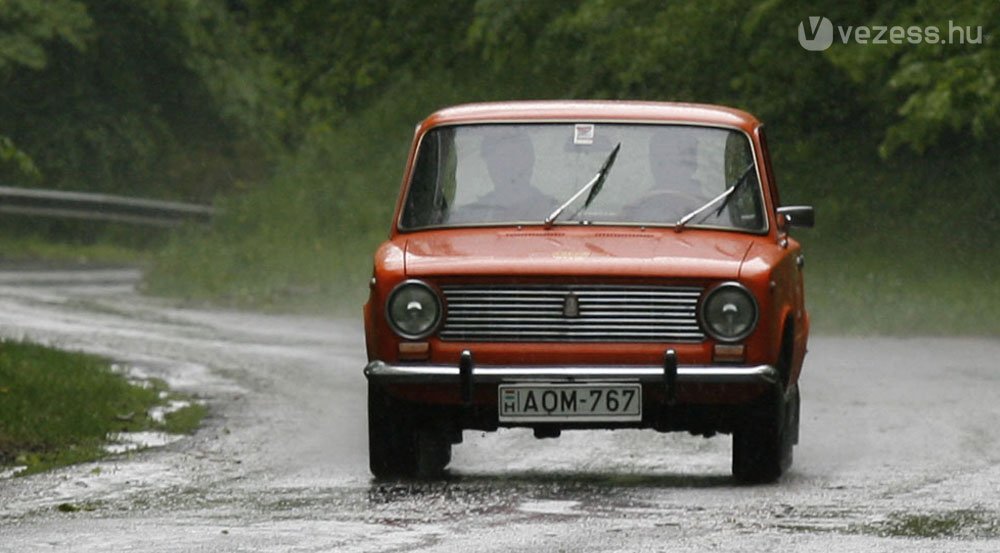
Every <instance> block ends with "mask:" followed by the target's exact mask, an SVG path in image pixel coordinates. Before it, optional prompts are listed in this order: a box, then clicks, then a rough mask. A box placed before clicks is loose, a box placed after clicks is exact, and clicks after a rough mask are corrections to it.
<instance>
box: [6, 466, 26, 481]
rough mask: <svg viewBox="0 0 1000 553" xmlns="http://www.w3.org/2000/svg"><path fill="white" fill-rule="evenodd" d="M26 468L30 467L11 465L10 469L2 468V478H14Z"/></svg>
mask: <svg viewBox="0 0 1000 553" xmlns="http://www.w3.org/2000/svg"><path fill="white" fill-rule="evenodd" d="M26 470H28V467H25V466H19V467H11V468H9V469H6V470H2V471H0V480H6V479H8V478H14V477H15V476H17V475H18V474H21V473H22V472H24V471H26Z"/></svg>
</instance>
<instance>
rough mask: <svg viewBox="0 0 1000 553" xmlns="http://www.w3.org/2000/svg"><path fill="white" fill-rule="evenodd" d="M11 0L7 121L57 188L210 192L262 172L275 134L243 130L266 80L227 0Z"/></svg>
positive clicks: (193, 196) (197, 195)
mask: <svg viewBox="0 0 1000 553" xmlns="http://www.w3.org/2000/svg"><path fill="white" fill-rule="evenodd" d="M6 3H7V4H8V6H6V7H9V8H10V9H9V10H8V9H4V10H0V12H2V13H3V14H4V16H3V17H4V19H5V25H4V27H5V28H6V31H5V32H4V35H2V36H3V37H4V39H3V40H0V64H2V63H3V61H6V64H4V65H0V129H2V130H3V132H4V133H5V134H6V135H7V136H8V137H9V138H10V139H11V140H13V143H14V144H16V146H17V148H18V149H19V150H20V151H21V152H23V154H26V156H29V157H30V159H31V160H33V161H34V165H35V166H37V168H38V169H39V171H40V172H41V174H42V176H43V177H44V185H45V186H46V187H57V188H69V189H81V190H97V191H110V192H125V193H132V194H137V195H145V196H160V197H174V198H182V199H190V200H202V201H205V200H210V199H211V198H213V197H214V196H215V194H217V193H219V192H222V191H230V190H231V189H232V188H233V187H234V186H236V185H237V183H239V182H240V181H241V180H247V179H250V178H258V177H259V176H260V175H261V172H262V171H263V167H262V166H261V160H262V159H266V157H262V156H261V155H260V152H262V151H265V150H266V148H265V144H267V135H266V133H263V132H255V133H253V134H247V133H245V132H240V131H247V130H259V129H260V127H262V126H264V125H263V124H262V123H261V122H262V121H263V120H264V119H265V118H266V117H265V116H264V115H262V114H261V112H262V111H266V109H270V106H267V107H265V106H264V102H263V101H262V99H263V98H265V97H267V95H266V93H265V92H264V90H266V86H265V85H266V80H265V79H262V78H260V75H261V74H262V73H263V70H262V69H260V65H261V64H260V63H258V61H257V59H256V58H255V57H254V56H253V55H252V54H251V51H250V48H249V45H247V44H245V41H244V39H243V38H242V35H241V32H240V29H239V28H238V26H237V25H236V24H235V23H234V22H233V21H232V20H231V18H230V16H229V14H228V12H226V10H225V9H224V8H223V7H222V6H221V4H220V3H218V2H182V1H180V0H155V1H149V2H130V1H126V0H85V1H84V0H81V1H69V0H59V1H57V2H32V1H27V0H25V1H20V0H18V1H16V2H10V1H7V2H6ZM269 101H270V100H269ZM19 159H20V160H21V161H22V162H23V161H24V160H26V159H27V158H26V157H24V156H21V157H19ZM22 165H23V163H22ZM18 176H19V175H17V174H16V173H12V172H6V173H0V178H3V179H4V180H7V181H11V182H12V183H15V184H20V183H19V181H20V179H19V178H18Z"/></svg>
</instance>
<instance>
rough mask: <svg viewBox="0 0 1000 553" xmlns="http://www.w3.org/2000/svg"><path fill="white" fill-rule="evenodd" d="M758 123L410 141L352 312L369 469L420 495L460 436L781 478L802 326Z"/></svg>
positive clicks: (429, 126) (648, 124)
mask: <svg viewBox="0 0 1000 553" xmlns="http://www.w3.org/2000/svg"><path fill="white" fill-rule="evenodd" d="M812 224H813V210H812V208H810V207H803V206H782V204H781V202H780V200H779V197H778V189H777V186H776V183H775V178H774V173H773V171H772V169H771V163H770V161H769V158H768V151H767V144H766V142H765V140H764V132H763V128H762V126H761V123H760V122H759V121H758V120H757V119H755V118H754V117H753V116H751V115H749V114H747V113H745V112H742V111H738V110H735V109H729V108H725V107H718V106H709V105H695V104H672V103H652V102H606V101H544V102H507V103H488V104H471V105H463V106H456V107H451V108H447V109H443V110H441V111H438V112H437V113H434V114H432V115H431V116H430V117H428V118H427V119H425V120H424V121H423V122H422V123H421V124H420V125H419V126H418V127H417V130H416V135H415V137H414V141H413V146H412V148H411V150H410V154H409V160H408V162H407V166H406V171H405V176H404V179H403V185H402V190H401V192H400V195H399V200H398V202H397V205H396V210H395V216H394V218H393V222H392V229H391V232H390V237H389V239H388V241H386V242H385V243H383V244H382V245H381V247H380V248H379V249H378V251H377V252H376V254H375V262H374V273H373V275H372V279H371V283H370V285H371V292H370V297H369V300H368V302H367V304H366V305H365V308H364V319H365V337H366V341H367V351H368V359H369V362H368V365H367V366H366V367H365V370H364V374H365V376H366V377H367V379H368V432H369V460H370V468H371V471H372V473H373V474H374V475H375V476H376V477H379V478H398V477H412V476H433V475H435V474H438V473H440V472H441V471H442V470H443V469H444V468H445V466H446V465H447V464H448V462H449V461H450V458H451V447H452V445H453V444H456V443H459V442H461V440H462V431H463V430H470V429H474V430H481V431H492V430H497V429H498V428H502V427H526V428H531V429H533V430H534V434H535V436H536V437H538V438H553V437H557V436H559V435H560V433H561V432H562V431H564V430H574V429H597V428H606V429H616V428H645V429H651V430H655V431H660V432H670V431H687V432H691V433H693V434H696V435H703V436H706V437H708V436H713V435H715V434H717V433H722V434H731V435H732V436H733V448H732V471H733V474H734V476H735V477H736V478H737V479H739V480H741V481H747V482H764V481H773V480H775V479H777V478H778V477H780V476H781V474H782V472H783V471H784V470H786V469H787V468H788V466H789V465H790V464H791V459H792V446H793V445H794V444H795V443H797V441H798V434H799V405H800V399H799V374H800V371H801V369H802V361H803V358H804V356H805V353H806V340H807V336H808V333H809V317H808V315H807V314H806V309H805V305H804V301H803V283H802V267H803V256H802V252H801V248H800V246H799V243H798V242H797V241H795V240H794V239H793V238H792V237H791V236H789V230H790V229H791V228H792V227H795V226H805V227H808V226H811V225H812Z"/></svg>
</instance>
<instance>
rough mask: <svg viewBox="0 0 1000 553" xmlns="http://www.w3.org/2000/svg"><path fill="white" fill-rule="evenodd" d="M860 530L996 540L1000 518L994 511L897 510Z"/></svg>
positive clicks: (946, 537) (999, 531)
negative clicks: (924, 511) (919, 512)
mask: <svg viewBox="0 0 1000 553" xmlns="http://www.w3.org/2000/svg"><path fill="white" fill-rule="evenodd" d="M855 530H860V531H861V532H864V533H870V534H875V535H878V536H891V537H902V538H925V539H979V540H982V539H996V538H997V537H1000V517H998V515H997V513H995V512H990V511H985V510H984V511H972V510H957V511H942V512H938V513H927V514H924V513H921V514H911V513H894V514H893V515H892V516H890V517H889V518H888V519H887V520H885V521H883V522H880V523H875V524H871V525H866V526H864V527H861V528H860V529H855Z"/></svg>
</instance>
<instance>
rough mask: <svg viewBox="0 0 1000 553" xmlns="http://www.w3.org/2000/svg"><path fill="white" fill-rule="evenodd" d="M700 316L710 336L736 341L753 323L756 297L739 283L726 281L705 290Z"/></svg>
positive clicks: (750, 328)
mask: <svg viewBox="0 0 1000 553" xmlns="http://www.w3.org/2000/svg"><path fill="white" fill-rule="evenodd" d="M701 318H702V322H703V323H704V325H705V330H706V331H707V332H708V333H709V334H710V335H711V336H712V337H713V338H715V339H717V340H721V341H723V342H736V341H739V340H742V339H744V338H746V337H747V336H749V335H750V333H751V332H753V329H754V328H755V327H756V326H757V300H755V299H754V297H753V295H751V294H750V292H749V291H748V290H747V289H746V288H744V287H743V286H742V285H740V284H737V283H735V282H727V283H725V284H721V285H719V286H717V287H716V288H715V289H714V290H712V291H711V292H709V293H708V296H707V297H706V298H705V301H704V303H702V306H701Z"/></svg>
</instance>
